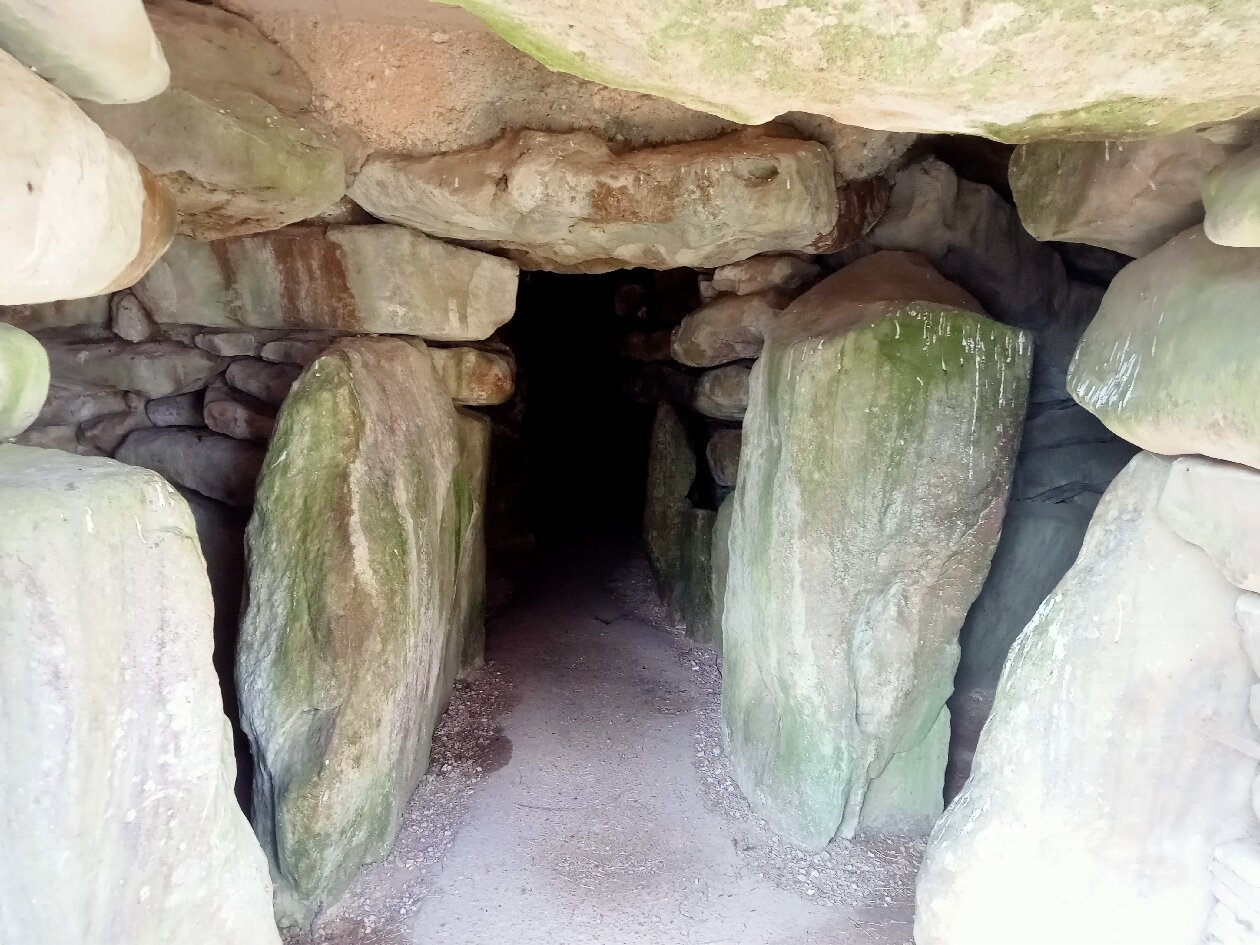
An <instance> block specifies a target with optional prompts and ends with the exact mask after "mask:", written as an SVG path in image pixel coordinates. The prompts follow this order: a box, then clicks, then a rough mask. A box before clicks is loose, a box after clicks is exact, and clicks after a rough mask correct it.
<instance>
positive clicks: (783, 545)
mask: <svg viewBox="0 0 1260 945" xmlns="http://www.w3.org/2000/svg"><path fill="white" fill-rule="evenodd" d="M903 273H908V274H911V275H913V278H902V274H903ZM966 299H967V297H966V294H965V293H963V292H962V291H961V290H960V289H958V288H957V287H956V286H953V285H950V284H949V283H947V282H945V280H943V279H941V278H940V277H939V276H935V275H934V274H932V272H931V270H930V269H924V268H923V267H922V264H921V263H916V262H915V261H914V260H913V259H907V258H905V257H903V256H898V255H891V256H887V255H884V254H879V255H876V256H872V257H868V258H867V259H864V260H861V261H860V262H859V263H855V264H854V265H852V266H850V267H848V268H846V269H842V270H841V271H840V272H838V273H836V274H835V275H833V276H831V277H829V278H828V279H825V280H824V281H823V282H821V283H819V284H818V285H817V286H815V287H814V288H813V289H811V290H810V291H809V292H807V293H805V294H804V295H802V296H801V297H800V298H799V299H797V300H796V301H795V302H794V303H793V304H792V305H791V306H790V307H789V308H788V309H786V310H785V311H784V312H783V313H782V314H781V315H780V316H779V318H778V320H777V321H776V322H775V325H774V327H773V328H772V329H771V331H770V333H769V335H768V336H767V341H766V348H765V351H764V352H763V353H762V356H761V359H760V360H759V361H758V362H757V365H756V368H755V369H754V370H753V375H752V391H751V397H750V402H749V409H748V415H747V417H746V419H745V423H744V438H743V450H742V455H741V457H740V466H739V482H738V484H737V485H736V489H735V506H734V512H733V518H732V522H731V533H730V540H729V547H730V571H729V579H728V583H727V587H726V599H725V610H724V613H723V618H722V647H723V680H722V713H723V719H724V725H725V730H726V736H727V743H728V749H729V752H730V756H731V761H732V767H733V771H734V775H735V778H736V780H737V782H738V783H739V785H740V787H741V788H742V789H743V791H744V794H745V795H746V796H747V797H748V798H749V800H750V802H751V803H752V805H753V807H754V809H755V810H757V811H758V812H759V813H760V814H761V815H762V816H763V817H765V818H766V820H767V821H769V823H770V824H771V826H772V827H773V828H774V829H775V830H776V831H778V832H779V833H781V834H782V835H783V836H785V837H786V838H788V839H789V840H790V841H791V842H793V843H795V844H797V845H799V846H801V847H805V848H808V849H814V850H817V849H821V848H822V847H823V846H825V845H826V844H827V843H828V842H829V841H830V840H831V839H832V838H833V837H834V836H836V835H837V834H839V835H841V836H844V837H852V836H854V835H855V834H857V833H859V832H886V833H899V834H907V833H908V834H922V833H926V832H927V830H928V829H929V828H930V827H931V824H932V823H933V821H934V820H935V818H936V817H937V816H938V815H939V814H940V812H941V808H942V785H943V780H944V774H945V750H946V747H947V745H948V741H949V717H948V711H947V710H946V709H945V700H946V699H947V698H948V696H949V694H950V691H951V689H952V686H953V677H954V670H955V668H956V665H957V661H958V632H959V628H960V627H961V625H962V622H963V618H964V616H965V614H966V612H967V608H968V607H969V606H970V604H971V602H972V601H973V600H974V598H975V596H976V594H977V593H978V592H979V590H980V586H981V584H982V582H983V581H984V578H985V575H986V573H987V571H988V568H989V561H990V558H991V557H992V555H993V551H994V547H995V545H996V544H997V539H998V533H999V529H1000V526H1001V521H1002V515H1003V512H1004V511H1005V505H1006V497H1007V490H1008V488H1009V486H1010V480H1011V473H1012V467H1013V464H1014V460H1015V452H1016V448H1017V445H1018V442H1019V434H1020V428H1021V426H1022V423H1023V417H1024V410H1025V406H1026V401H1027V387H1028V376H1029V371H1030V368H1031V361H1032V350H1031V349H1032V343H1031V339H1030V338H1029V337H1028V335H1027V334H1026V333H1024V332H1021V331H1019V330H1016V329H1013V328H1009V327H1007V326H1005V325H1000V324H998V323H996V322H993V321H990V320H989V319H987V318H985V317H984V316H983V315H981V314H978V313H977V312H975V311H968V310H965V309H964V308H961V307H959V306H958V305H957V304H956V303H959V302H965V301H966Z"/></svg>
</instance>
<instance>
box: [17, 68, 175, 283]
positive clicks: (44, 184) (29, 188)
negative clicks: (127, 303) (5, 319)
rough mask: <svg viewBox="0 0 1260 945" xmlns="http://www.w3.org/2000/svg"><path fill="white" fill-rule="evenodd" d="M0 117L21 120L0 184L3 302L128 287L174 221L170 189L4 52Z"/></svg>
mask: <svg viewBox="0 0 1260 945" xmlns="http://www.w3.org/2000/svg"><path fill="white" fill-rule="evenodd" d="M0 124H3V125H4V126H5V127H7V128H22V129H24V131H23V133H22V134H20V135H15V136H11V137H10V140H9V143H8V147H7V148H6V150H5V154H4V161H3V168H4V174H3V175H2V179H3V186H2V187H0V203H2V204H3V205H4V207H5V208H6V210H7V212H6V214H5V226H4V229H3V230H2V231H0V259H3V260H4V267H3V271H2V272H0V303H3V304H5V305H26V304H31V303H37V302H51V301H54V300H56V299H68V298H82V297H85V296H90V295H101V294H103V293H106V292H112V291H114V290H115V289H121V288H124V287H125V286H129V285H131V284H132V283H133V282H135V281H136V280H137V279H138V278H140V276H141V275H143V274H144V272H145V270H147V269H148V268H149V266H150V265H151V264H152V263H153V261H154V260H155V259H157V257H158V256H160V255H161V254H162V252H163V251H164V250H165V249H166V247H167V245H168V244H169V243H170V241H171V236H172V235H173V233H174V229H175V213H174V207H173V205H172V203H171V199H170V196H169V194H167V193H166V191H165V189H164V188H163V187H162V185H161V184H160V183H159V182H158V181H157V180H156V179H155V178H154V177H153V176H152V175H150V174H149V173H148V171H146V170H145V169H144V168H142V167H140V166H139V165H138V164H137V163H136V161H135V159H134V158H133V157H132V156H131V155H130V154H128V153H127V151H126V150H125V149H124V148H123V147H122V145H120V144H119V143H118V142H117V141H114V140H113V139H111V138H110V137H108V136H107V135H106V134H104V132H102V131H101V129H100V128H98V127H97V126H96V125H94V124H93V123H92V121H91V120H90V119H89V118H88V117H87V116H86V115H84V114H83V112H81V111H80V110H79V109H78V108H76V107H75V104H74V102H72V101H70V99H69V98H67V97H66V96H65V95H64V94H62V93H61V92H58V91H57V90H56V89H54V88H53V87H52V86H51V85H49V84H48V83H47V82H44V81H43V80H42V79H40V78H39V77H38V76H36V75H35V74H34V73H32V72H31V71H30V70H29V69H25V68H23V67H22V66H21V65H20V64H19V63H17V62H16V61H14V60H13V59H12V58H11V57H10V56H8V55H7V54H6V53H3V52H0Z"/></svg>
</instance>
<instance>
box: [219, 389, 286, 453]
mask: <svg viewBox="0 0 1260 945" xmlns="http://www.w3.org/2000/svg"><path fill="white" fill-rule="evenodd" d="M202 412H203V416H204V417H205V423H206V426H207V427H209V428H210V429H211V430H213V431H214V432H215V433H222V434H223V435H224V436H230V437H233V438H235V439H237V440H250V441H252V442H255V443H266V442H267V441H268V440H270V439H271V433H272V430H274V429H275V425H276V411H275V410H274V409H273V408H272V407H270V406H269V405H267V404H265V403H263V402H262V401H259V400H255V399H254V398H252V397H250V396H249V395H248V394H242V393H240V392H239V391H235V390H234V389H233V388H232V387H230V386H228V384H227V383H226V382H224V381H216V382H215V383H214V384H211V385H210V387H209V388H207V389H206V393H205V398H204V400H203V407H202Z"/></svg>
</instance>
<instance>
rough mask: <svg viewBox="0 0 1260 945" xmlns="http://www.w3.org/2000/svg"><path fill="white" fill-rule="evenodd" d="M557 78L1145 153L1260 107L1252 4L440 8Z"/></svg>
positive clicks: (753, 108)
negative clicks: (1143, 146) (460, 12)
mask: <svg viewBox="0 0 1260 945" xmlns="http://www.w3.org/2000/svg"><path fill="white" fill-rule="evenodd" d="M446 2H450V3H454V4H456V5H458V6H462V7H464V8H465V9H467V10H470V11H471V12H473V13H475V14H477V15H478V16H480V17H481V18H482V19H484V20H485V21H486V22H487V23H488V24H489V25H490V27H491V28H492V29H493V30H494V31H495V32H497V33H498V34H499V35H500V36H502V37H503V38H504V39H506V40H507V41H508V42H509V43H511V44H512V45H513V46H516V47H517V48H518V49H521V50H523V51H524V52H526V53H528V54H529V55H531V56H533V57H534V58H535V59H538V60H539V61H540V62H542V63H543V64H544V65H546V66H548V67H550V68H552V69H556V70H558V71H561V72H569V73H572V74H574V75H578V76H582V77H583V78H586V79H592V80H594V81H596V82H600V83H602V84H604V85H610V86H613V87H615V88H623V89H633V90H636V91H640V92H648V93H650V94H653V95H659V96H661V97H663V98H668V99H672V100H673V101H676V102H681V103H682V104H684V105H688V106H690V107H692V108H696V109H699V110H701V111H705V112H709V113H711V114H715V115H722V116H724V117H727V118H732V119H735V120H736V121H743V122H749V123H757V122H762V121H769V120H771V119H773V118H774V117H775V116H777V115H781V114H783V113H784V112H790V111H802V112H810V113H813V114H817V115H827V116H829V117H831V118H835V119H836V120H838V121H841V122H845V123H846V124H850V125H857V126H859V127H862V128H883V129H890V130H898V131H927V132H962V133H972V134H983V135H987V136H989V137H994V138H999V139H1001V140H1006V141H1029V140H1036V139H1040V138H1071V137H1092V138H1108V137H1112V138H1114V137H1118V136H1134V137H1149V136H1150V135H1154V134H1163V133H1170V132H1173V131H1178V130H1181V129H1183V128H1188V127H1190V126H1192V125H1196V124H1200V123H1205V122H1211V121H1221V120H1224V119H1227V118H1233V117H1235V116H1237V115H1241V114H1244V113H1245V112H1248V111H1251V110H1254V109H1255V108H1256V107H1257V106H1260V94H1258V93H1257V91H1256V87H1255V83H1254V81H1253V75H1254V64H1255V61H1256V58H1257V55H1260V38H1257V36H1256V33H1255V30H1253V29H1252V24H1253V23H1254V21H1255V18H1256V16H1257V15H1258V14H1260V4H1258V3H1257V2H1256V0H1237V2H1233V3H1226V4H1200V5H1197V6H1187V5H1185V4H1184V3H1182V2H1181V0H1119V2H1116V3H1112V4H1107V5H1101V4H1096V3H1091V2H1088V0H1069V2H1064V0H1030V2H1026V3H1023V4H1011V3H1005V2H1001V0H983V2H979V3H974V4H958V3H930V4H928V3H919V4H913V5H908V6H904V7H903V6H897V7H893V8H890V7H889V6H888V4H887V3H884V2H881V0H832V2H822V0H778V2H758V3H738V4H732V3H726V2H721V0H682V2H678V3H668V4H662V3H655V2H650V0H630V2H623V3H618V4H616V5H615V6H608V5H601V4H598V3H595V2H594V0H446Z"/></svg>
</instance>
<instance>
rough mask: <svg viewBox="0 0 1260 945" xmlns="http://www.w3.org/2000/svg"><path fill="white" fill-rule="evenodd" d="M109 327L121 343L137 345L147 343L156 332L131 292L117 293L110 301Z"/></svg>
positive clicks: (146, 313)
mask: <svg viewBox="0 0 1260 945" xmlns="http://www.w3.org/2000/svg"><path fill="white" fill-rule="evenodd" d="M109 325H110V328H111V329H113V332H114V334H115V335H117V336H118V337H119V338H121V339H122V340H123V341H130V342H133V343H137V344H138V343H139V342H141V341H148V340H149V339H150V338H152V337H153V334H154V332H155V331H156V330H157V326H156V325H154V324H153V320H152V319H151V318H149V313H148V312H146V311H145V310H144V306H143V305H141V304H140V300H139V299H137V298H136V297H135V295H134V294H133V293H131V292H119V293H118V294H117V295H115V296H114V297H113V298H112V299H110V302H109Z"/></svg>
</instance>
